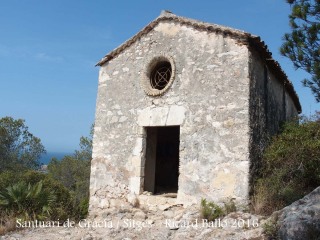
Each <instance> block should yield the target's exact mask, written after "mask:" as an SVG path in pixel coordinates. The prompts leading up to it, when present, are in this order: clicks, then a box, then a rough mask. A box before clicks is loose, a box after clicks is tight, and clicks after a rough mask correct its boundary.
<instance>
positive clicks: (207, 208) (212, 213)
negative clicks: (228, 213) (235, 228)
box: [201, 198, 225, 221]
mask: <svg viewBox="0 0 320 240" xmlns="http://www.w3.org/2000/svg"><path fill="white" fill-rule="evenodd" d="M224 215H225V212H224V211H223V209H222V208H221V207H219V206H218V205H217V204H215V203H214V202H207V200H206V199H204V198H203V199H201V217H202V218H203V219H207V220H208V221H213V220H215V219H217V218H220V217H222V216H224Z"/></svg>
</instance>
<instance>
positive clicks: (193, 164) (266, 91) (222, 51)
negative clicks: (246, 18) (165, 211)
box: [90, 12, 301, 213]
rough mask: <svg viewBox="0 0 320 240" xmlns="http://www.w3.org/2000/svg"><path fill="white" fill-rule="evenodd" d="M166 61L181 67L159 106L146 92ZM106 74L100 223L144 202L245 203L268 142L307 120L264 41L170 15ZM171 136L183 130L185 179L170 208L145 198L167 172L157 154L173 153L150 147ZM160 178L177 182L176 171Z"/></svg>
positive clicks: (94, 185) (94, 202) (129, 46)
mask: <svg viewBox="0 0 320 240" xmlns="http://www.w3.org/2000/svg"><path fill="white" fill-rule="evenodd" d="M268 54H269V55H268ZM159 57H160V58H161V57H163V58H165V59H169V58H170V59H171V60H172V61H173V62H171V66H172V77H173V78H174V79H173V80H172V82H171V83H170V86H168V89H165V90H166V91H164V92H161V93H160V94H159V95H157V94H154V95H155V96H152V94H148V91H147V90H146V89H145V87H144V86H143V85H144V84H146V82H145V81H148V78H147V77H148V76H147V77H146V74H147V75H148V71H149V72H150V69H148V68H150V62H152V61H153V60H154V59H157V58H159ZM98 65H99V66H101V68H100V73H99V86H98V96H97V106H96V120H95V129H94V139H93V160H92V166H91V180H90V212H91V213H92V212H95V211H99V209H104V208H108V207H114V206H115V207H117V206H118V207H119V206H121V204H126V203H128V202H130V203H132V204H135V203H137V201H140V204H147V203H148V202H150V204H152V205H153V206H154V205H158V204H159V205H163V204H166V203H168V204H170V203H172V201H173V202H174V203H176V204H184V205H189V204H198V203H199V202H200V199H201V198H206V199H208V200H213V201H217V202H219V201H223V200H225V199H226V198H234V199H235V200H236V201H238V202H242V203H246V201H247V200H248V196H249V190H250V184H249V182H250V176H252V175H253V174H254V172H255V169H256V168H258V166H259V164H258V163H259V154H260V152H261V149H262V148H263V146H264V141H265V138H266V135H268V134H275V133H276V132H277V131H278V129H279V124H280V123H281V122H282V121H284V120H286V119H289V118H291V117H293V116H296V115H297V114H298V113H299V112H300V111H301V107H300V103H299V100H298V98H297V96H296V94H295V92H294V90H293V88H292V85H291V83H290V82H289V81H288V80H287V78H286V76H285V74H284V73H283V72H282V70H281V69H280V67H279V65H278V64H277V63H276V62H275V61H274V60H272V59H271V54H270V53H269V52H268V50H267V48H266V46H265V45H264V44H263V42H261V41H260V39H259V38H258V37H256V36H252V35H250V34H248V33H245V32H242V31H239V30H234V29H231V28H227V27H222V26H218V25H214V24H207V23H202V22H198V21H195V20H191V19H187V18H182V17H178V16H176V15H173V14H171V13H168V12H164V13H162V14H161V15H160V16H159V17H158V18H157V19H156V20H154V21H153V22H151V23H150V24H149V25H148V26H147V27H146V28H144V29H143V30H142V31H141V32H139V33H138V34H137V35H135V36H134V37H133V38H131V39H129V40H128V41H127V42H126V43H124V44H123V45H121V46H120V47H119V48H117V49H116V50H114V51H112V52H111V53H109V54H108V55H106V57H105V58H103V59H102V60H101V61H100V62H99V63H98ZM151 90H152V89H151ZM170 126H176V127H178V129H179V136H178V137H179V142H178V155H179V156H178V161H179V163H178V164H179V166H178V168H179V173H178V176H177V182H178V189H177V191H176V192H177V198H173V199H170V201H167V200H165V199H161V198H159V197H158V196H157V197H156V196H153V195H152V194H151V195H150V193H146V191H148V189H146V188H149V187H148V184H149V185H150V184H151V188H152V187H154V185H155V184H156V183H155V182H153V181H154V179H152V178H150V175H151V176H152V175H153V174H154V175H155V174H156V171H157V169H156V166H158V165H157V164H158V163H155V162H154V163H150V161H151V160H150V159H148V158H151V157H150V156H151V155H148V154H149V153H148V151H149V152H152V151H153V153H154V154H155V152H154V151H156V150H152V148H155V147H159V148H160V147H163V146H164V145H163V146H159V144H161V143H157V144H158V145H157V144H155V145H150V143H148V141H151V140H150V139H152V138H153V137H154V136H155V135H154V134H153V133H152V132H154V131H156V132H158V134H160V133H159V132H161V131H162V130H163V128H159V127H167V129H169V128H168V127H170ZM156 127H158V128H156ZM152 129H153V130H152ZM154 129H156V130H154ZM166 136H167V135H166ZM158 138H159V137H158ZM165 138H166V139H167V138H168V137H165ZM169 138H170V137H169ZM148 139H149V140H148ZM172 141H173V140H172ZM157 154H158V153H157ZM157 156H158V155H157ZM154 161H156V160H154ZM256 162H257V163H256ZM148 164H149V165H148ZM147 165H148V166H147ZM150 169H151V170H150ZM147 174H148V175H149V177H148V179H147V180H146V175H147ZM160 174H161V175H163V176H164V177H163V178H170V177H171V175H170V174H171V173H170V171H165V170H163V171H162V172H161V173H160ZM149 178H150V179H149ZM160 180H161V179H160ZM160 180H159V181H160ZM161 181H165V179H164V180H163V179H162V180H161ZM149 192H150V191H149ZM151 192H152V191H151ZM147 195H150V196H147ZM159 199H160V200H159ZM157 201H158V202H157ZM169 202H170V203H169Z"/></svg>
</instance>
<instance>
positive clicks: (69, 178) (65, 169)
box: [48, 126, 93, 218]
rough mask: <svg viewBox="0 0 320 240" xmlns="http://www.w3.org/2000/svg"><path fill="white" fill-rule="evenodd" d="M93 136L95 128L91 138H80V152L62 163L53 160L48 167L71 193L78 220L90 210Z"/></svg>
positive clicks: (63, 159) (67, 157)
mask: <svg viewBox="0 0 320 240" xmlns="http://www.w3.org/2000/svg"><path fill="white" fill-rule="evenodd" d="M92 134H93V126H92V127H91V131H90V135H89V137H81V138H80V150H76V151H75V153H74V154H73V155H71V156H65V157H64V158H62V159H61V160H60V161H59V160H57V159H56V158H52V159H51V161H50V163H49V165H48V173H49V175H50V176H51V177H52V178H54V179H56V180H58V181H59V182H61V183H62V184H63V185H64V186H65V187H66V188H67V189H68V190H69V191H70V192H71V195H72V197H73V201H74V203H73V205H74V211H75V212H76V214H78V218H81V217H84V216H85V215H86V213H87V210H88V200H89V182H90V166H91V157H92Z"/></svg>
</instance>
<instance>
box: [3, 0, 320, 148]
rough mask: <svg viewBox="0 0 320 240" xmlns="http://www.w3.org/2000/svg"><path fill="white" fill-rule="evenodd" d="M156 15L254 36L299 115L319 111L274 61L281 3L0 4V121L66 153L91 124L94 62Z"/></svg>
mask: <svg viewBox="0 0 320 240" xmlns="http://www.w3.org/2000/svg"><path fill="white" fill-rule="evenodd" d="M162 9H168V10H171V11H172V12H173V13H175V14H177V15H181V16H185V17H190V18H195V19H198V20H202V21H206V22H211V23H216V24H221V25H226V26H230V27H233V28H237V29H241V30H244V31H247V32H250V33H252V34H255V35H259V36H261V37H262V39H263V40H264V41H265V42H266V44H267V45H268V46H269V49H270V51H271V52H272V53H273V56H274V58H275V59H276V60H277V61H279V63H280V64H281V66H282V68H283V69H284V71H285V72H286V73H287V75H288V76H289V79H290V80H291V81H292V82H293V83H294V86H295V89H296V91H297V92H298V95H299V97H300V101H301V104H302V108H303V113H304V114H307V115H309V114H310V112H311V113H312V112H314V111H315V110H319V109H320V107H319V104H316V102H315V100H314V97H313V96H312V95H311V92H310V90H309V89H308V88H303V87H302V86H301V83H300V80H301V79H302V78H304V77H307V76H308V75H306V74H305V73H304V72H303V71H295V70H294V68H293V65H292V63H291V62H290V61H289V60H287V59H286V58H284V57H282V56H280V55H279V50H278V49H279V47H280V45H281V42H282V41H281V38H282V36H283V34H284V33H285V32H289V26H288V14H289V13H290V6H289V5H288V4H286V3H285V0H263V1H261V0H244V1H234V0H224V1H218V0H205V1H204V0H203V1H202V0H198V1H191V0H161V1H154V0H148V1H147V0H141V1H139V0H137V1H132V0H131V1H129V0H127V1H124V0H117V1H113V0H110V1H107V0H86V1H85V0H77V1H75V0H68V1H66V0H54V1H53V0H46V1H43V0H41V1H40V0H2V1H1V2H0V117H4V116H12V117H14V118H23V119H25V120H26V124H27V125H28V126H29V130H30V131H31V132H32V133H33V134H34V135H36V136H38V137H40V138H41V140H42V142H43V144H44V146H45V148H46V149H47V151H48V152H51V151H55V152H57V151H58V152H73V151H74V150H75V149H77V148H78V144H79V138H80V136H82V135H88V133H89V129H90V125H91V124H92V123H93V122H94V113H95V100H96V92H97V81H98V70H99V69H98V67H94V65H95V63H96V62H97V61H98V60H100V59H101V58H102V57H103V56H104V55H105V54H106V53H108V52H109V51H111V50H112V49H114V48H116V47H117V46H119V45H120V44H121V43H123V42H124V41H125V40H127V39H128V38H130V37H131V36H132V35H134V34H135V33H137V32H138V31H139V30H141V29H142V28H143V27H144V26H145V25H147V24H148V23H149V22H150V21H152V20H153V19H155V18H156V17H157V16H158V15H159V14H160V12H161V10H162Z"/></svg>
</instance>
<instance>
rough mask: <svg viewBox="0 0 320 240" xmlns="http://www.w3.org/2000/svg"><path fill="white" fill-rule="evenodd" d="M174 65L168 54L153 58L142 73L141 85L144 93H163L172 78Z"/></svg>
mask: <svg viewBox="0 0 320 240" xmlns="http://www.w3.org/2000/svg"><path fill="white" fill-rule="evenodd" d="M174 74H175V66H174V62H173V59H172V58H171V57H168V56H158V57H155V58H153V59H152V60H151V61H150V63H149V64H148V66H147V69H146V71H145V72H144V74H143V79H142V86H143V88H144V91H145V92H146V94H148V95H150V96H157V95H161V94H163V93H164V92H165V91H167V90H168V88H169V87H170V86H171V84H172V82H173V80H174Z"/></svg>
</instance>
